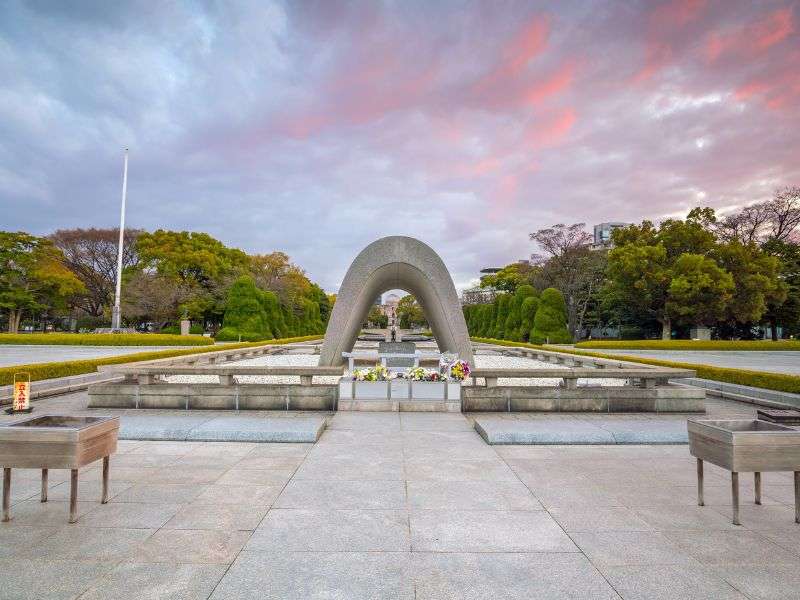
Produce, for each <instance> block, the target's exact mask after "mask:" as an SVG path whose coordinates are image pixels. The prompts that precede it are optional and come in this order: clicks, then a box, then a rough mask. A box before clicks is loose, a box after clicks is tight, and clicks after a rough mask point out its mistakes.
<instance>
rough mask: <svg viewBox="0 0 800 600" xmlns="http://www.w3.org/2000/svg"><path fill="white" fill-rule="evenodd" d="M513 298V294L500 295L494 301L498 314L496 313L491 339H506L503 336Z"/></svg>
mask: <svg viewBox="0 0 800 600" xmlns="http://www.w3.org/2000/svg"><path fill="white" fill-rule="evenodd" d="M512 297H513V296H512V295H511V294H500V295H499V296H498V297H497V298H496V299H495V301H494V304H495V306H496V307H497V312H496V313H495V321H494V327H493V329H492V334H491V336H490V337H493V338H494V339H496V340H502V339H504V338H503V336H504V335H505V327H506V320H507V319H508V312H509V304H510V303H511V298H512Z"/></svg>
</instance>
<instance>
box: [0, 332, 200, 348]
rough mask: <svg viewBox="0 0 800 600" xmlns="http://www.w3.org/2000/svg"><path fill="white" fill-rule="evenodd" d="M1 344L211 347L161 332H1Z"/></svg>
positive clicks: (196, 338)
mask: <svg viewBox="0 0 800 600" xmlns="http://www.w3.org/2000/svg"><path fill="white" fill-rule="evenodd" d="M0 344H15V345H20V346H211V345H213V344H214V340H212V339H211V338H207V337H203V336H202V335H170V334H160V333H0Z"/></svg>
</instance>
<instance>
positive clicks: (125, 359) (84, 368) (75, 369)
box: [0, 335, 320, 385]
mask: <svg viewBox="0 0 800 600" xmlns="http://www.w3.org/2000/svg"><path fill="white" fill-rule="evenodd" d="M319 338H320V336H319V335H307V336H302V337H294V338H284V339H281V340H269V341H265V342H255V343H241V344H224V345H219V346H212V347H204V348H192V349H182V350H159V351H156V352H137V353H135V354H126V355H123V356H109V357H106V358H95V359H89V360H68V361H64V362H53V363H35V364H30V365H14V366H11V367H2V368H0V385H10V384H11V383H13V382H14V373H20V372H25V373H30V375H31V381H41V380H43V379H54V378H56V377H69V376H71V375H83V374H84V373H93V372H94V371H96V370H97V367H99V366H100V365H119V364H123V363H129V362H138V361H142V360H155V359H157V358H171V357H173V356H185V355H189V354H203V353H205V352H218V351H220V350H235V349H237V348H252V347H255V346H264V345H266V344H290V343H293V342H307V341H310V340H318V339H319Z"/></svg>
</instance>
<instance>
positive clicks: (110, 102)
mask: <svg viewBox="0 0 800 600" xmlns="http://www.w3.org/2000/svg"><path fill="white" fill-rule="evenodd" d="M0 75H2V85H0V229H12V230H18V229H21V230H26V231H30V232H34V233H48V232H50V231H52V230H54V229H57V228H65V227H79V226H84V227H86V226H98V227H109V226H114V225H115V223H117V222H118V210H119V199H120V198H119V196H120V184H121V169H122V149H123V148H124V147H126V146H127V147H130V153H131V158H130V171H129V188H128V223H129V225H130V226H134V227H141V228H146V229H155V228H159V227H162V228H168V229H175V230H183V229H186V230H200V231H207V232H209V233H210V234H212V235H214V236H215V237H217V238H219V239H221V240H222V241H224V242H225V243H226V244H229V245H232V246H236V247H240V248H242V249H244V250H246V251H248V252H269V251H272V250H283V251H285V252H287V253H288V254H289V255H290V256H291V257H292V258H293V259H294V260H295V261H296V262H297V263H298V264H300V265H301V266H302V267H304V268H305V269H306V271H307V272H308V274H309V275H310V276H311V277H312V279H314V280H316V281H318V282H320V283H321V284H322V285H323V286H324V287H325V288H326V289H328V290H329V291H335V290H336V289H337V288H338V286H339V284H340V283H341V278H342V276H343V274H344V272H345V270H346V269H347V266H348V265H349V263H350V261H351V260H352V258H353V257H354V255H355V254H356V253H357V252H358V251H359V250H360V249H361V248H362V247H364V246H365V245H366V244H367V243H369V242H370V241H372V240H374V239H376V238H378V237H381V236H384V235H392V234H404V235H412V236H415V237H418V238H420V239H422V240H424V241H426V242H427V243H429V244H430V245H431V246H432V247H433V248H434V249H435V250H437V251H438V252H439V253H440V254H441V255H442V257H443V258H444V260H445V262H446V264H447V265H448V267H449V268H450V270H451V272H452V273H453V277H454V279H455V281H456V284H457V285H458V286H459V287H464V286H465V285H467V284H468V283H469V281H470V279H472V278H474V277H475V276H476V275H477V272H478V270H479V269H480V268H482V267H484V266H488V265H502V264H506V263H508V262H512V261H514V260H516V259H518V258H523V257H526V256H528V255H529V254H530V253H531V252H532V251H534V250H535V248H533V247H532V245H531V242H529V240H528V233H529V232H531V231H534V230H536V229H538V228H541V227H546V226H549V225H552V224H554V223H560V222H565V223H573V222H586V223H587V224H588V225H589V226H591V225H592V224H594V223H598V222H601V221H609V220H610V221H617V220H622V221H639V220H641V219H643V218H650V219H658V218H663V217H664V216H668V215H682V214H685V212H686V211H687V210H688V209H689V208H691V207H693V206H695V205H698V204H702V205H709V206H714V207H717V208H730V207H733V206H736V205H741V204H746V203H750V202H754V201H757V200H762V199H766V198H768V197H769V196H771V194H772V191H773V189H774V188H775V187H777V186H780V185H786V184H800V1H798V0H794V1H791V0H785V1H774V2H756V1H751V0H742V1H738V0H717V1H712V0H705V1H704V0H669V1H666V2H645V1H640V2H635V1H629V0H625V1H619V2H604V1H598V2H594V3H591V2H588V1H585V0H580V1H578V0H575V1H564V0H562V1H559V2H547V3H546V2H541V3H539V2H533V1H530V0H529V1H522V2H513V1H509V2H498V1H493V0H487V1H486V2H468V1H464V2H447V1H441V2H430V1H428V0H423V1H420V2H413V1H406V0H403V1H396V2H383V3H381V2H377V1H376V2H366V1H365V2H360V3H356V2H353V3H347V2H343V3H340V2H336V1H333V0H320V1H318V2H302V1H297V0H295V1H291V2H286V3H283V2H276V3H270V2H269V1H268V0H252V1H246V2H245V1H241V2H201V1H197V2H191V1H188V0H187V1H170V2H155V1H152V0H146V1H142V2H135V1H125V2H106V1H105V0H100V1H96V2H95V1H88V0H87V1H76V0H70V1H67V0H50V1H46V0H39V1H31V2H21V1H16V0H4V1H3V2H2V3H0Z"/></svg>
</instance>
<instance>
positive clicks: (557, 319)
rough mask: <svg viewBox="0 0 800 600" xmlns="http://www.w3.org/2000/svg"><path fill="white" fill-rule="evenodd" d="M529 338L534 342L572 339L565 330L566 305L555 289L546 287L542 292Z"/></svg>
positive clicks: (557, 342)
mask: <svg viewBox="0 0 800 600" xmlns="http://www.w3.org/2000/svg"><path fill="white" fill-rule="evenodd" d="M530 340H531V342H533V343H534V344H543V343H550V344H568V343H569V342H571V341H572V337H571V336H570V335H569V331H567V306H566V303H565V302H564V296H563V295H562V294H561V292H559V291H558V290H557V289H555V288H547V289H546V290H544V291H543V292H542V295H541V297H540V299H539V308H538V309H537V311H536V316H535V317H534V320H533V330H532V331H531V334H530Z"/></svg>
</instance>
